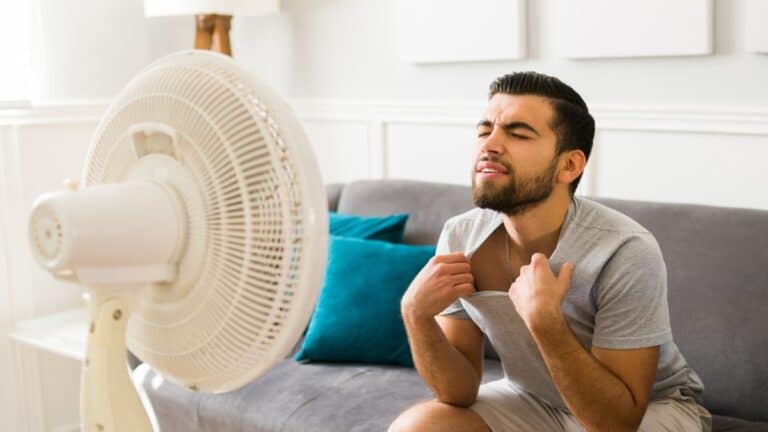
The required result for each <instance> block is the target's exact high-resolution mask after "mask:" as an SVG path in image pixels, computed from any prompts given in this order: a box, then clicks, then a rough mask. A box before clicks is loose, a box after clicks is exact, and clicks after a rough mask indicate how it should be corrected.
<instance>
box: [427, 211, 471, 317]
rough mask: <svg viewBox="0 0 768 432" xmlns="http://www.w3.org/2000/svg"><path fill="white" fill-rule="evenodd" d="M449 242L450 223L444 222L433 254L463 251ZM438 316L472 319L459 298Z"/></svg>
mask: <svg viewBox="0 0 768 432" xmlns="http://www.w3.org/2000/svg"><path fill="white" fill-rule="evenodd" d="M451 243H452V242H451V225H450V224H448V223H446V224H445V225H443V230H442V231H441V232H440V238H439V239H438V240H437V246H436V247H435V254H436V255H445V254H449V253H451V252H463V251H461V250H460V249H457V248H458V246H457V245H454V244H451ZM438 316H447V317H450V318H458V319H465V320H468V319H472V318H470V316H469V314H468V313H467V311H465V310H464V306H463V305H462V304H461V299H456V301H455V302H453V303H451V304H450V305H448V307H447V308H445V309H443V311H442V312H440V313H439V314H438Z"/></svg>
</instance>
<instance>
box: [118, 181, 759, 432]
mask: <svg viewBox="0 0 768 432" xmlns="http://www.w3.org/2000/svg"><path fill="white" fill-rule="evenodd" d="M327 192H328V204H329V207H330V209H331V210H335V211H338V212H340V213H353V214H359V215H388V214H392V213H402V212H405V213H409V214H410V217H409V219H408V222H407V225H406V231H405V237H404V242H405V243H411V244H435V243H436V241H437V238H438V235H439V233H440V230H441V228H442V226H443V223H444V221H445V220H447V219H448V218H449V217H451V216H453V215H456V214H459V213H462V212H464V211H466V210H468V209H470V208H471V207H472V202H471V194H470V188H469V187H467V186H458V185H449V184H439V183H428V182H417V181H405V180H367V181H356V182H351V183H348V184H332V185H328V186H327ZM595 200H596V201H599V202H601V203H603V204H605V205H607V206H609V207H612V208H614V209H616V210H619V211H621V212H623V213H625V214H627V215H629V216H630V217H632V218H634V219H635V220H637V221H638V222H639V223H640V224H642V225H643V226H645V227H646V228H648V229H649V230H650V231H651V232H653V233H654V235H655V236H656V238H657V240H658V242H659V244H660V246H661V249H662V252H663V253H664V258H665V261H666V263H667V267H668V276H669V304H670V314H671V320H672V328H673V333H674V338H675V342H676V343H677V345H678V346H679V347H680V349H681V351H682V352H683V354H684V355H685V357H686V359H687V360H688V361H689V363H690V365H691V366H692V367H693V368H694V369H695V370H696V371H697V372H698V373H699V374H700V376H701V378H702V380H703V381H704V384H705V386H706V390H705V406H706V407H707V408H708V409H709V410H710V411H711V412H712V413H713V430H714V431H744V432H750V431H751V432H757V431H763V432H765V431H768V211H761V210H747V209H735V208H720V207H708V206H701V205H685V204H665V203H655V202H638V201H622V200H615V199H605V198H595ZM486 342H487V341H486ZM297 347H298V345H297ZM294 352H295V350H294ZM292 356H293V354H291V355H290V356H288V357H286V358H285V359H283V360H282V361H280V362H279V363H278V364H277V365H276V366H275V367H273V368H272V369H271V370H270V371H269V372H268V373H266V374H265V375H263V376H261V377H260V378H258V379H256V380H255V381H253V382H252V383H250V384H248V385H246V386H245V387H243V388H241V389H239V390H236V391H233V392H230V393H225V394H203V393H196V392H192V391H189V390H187V389H185V388H182V387H180V386H177V385H175V384H173V383H171V382H169V381H167V380H164V379H163V378H162V377H161V376H159V375H158V374H156V373H155V372H154V371H153V370H152V369H151V368H150V367H149V366H148V365H146V364H142V365H139V366H137V367H135V369H134V370H133V377H134V381H135V382H136V383H137V385H140V386H141V387H142V388H143V389H144V391H145V392H146V393H147V396H148V399H149V401H150V402H151V404H152V406H153V409H154V411H155V414H156V416H157V418H158V425H159V426H160V429H161V430H162V431H163V432H175V431H211V432H213V431H217V432H235V431H237V432H241V431H284V432H304V431H312V432H325V431H327V432H340V431H359V432H362V431H385V430H386V429H387V427H388V425H389V424H390V423H391V422H392V421H393V420H394V419H395V418H396V417H397V416H398V414H399V413H400V412H402V411H403V410H405V409H406V408H407V407H409V406H410V405H412V404H414V403H416V402H418V401H421V400H425V399H429V398H431V397H432V395H431V393H430V391H429V389H428V388H427V387H426V386H425V384H424V383H423V381H422V380H421V378H420V377H419V375H418V374H417V373H416V371H415V369H413V368H408V367H402V366H389V365H374V364H361V363H349V364H338V363H335V364H331V363H328V364H323V363H307V364H302V363H299V362H296V361H294V360H293V358H292ZM134 366H135V365H134ZM502 376H503V372H502V369H501V365H500V363H499V361H498V357H497V356H496V354H495V352H494V351H493V347H491V346H490V344H489V343H486V352H485V372H484V376H483V382H487V381H489V380H494V379H498V378H500V377H502Z"/></svg>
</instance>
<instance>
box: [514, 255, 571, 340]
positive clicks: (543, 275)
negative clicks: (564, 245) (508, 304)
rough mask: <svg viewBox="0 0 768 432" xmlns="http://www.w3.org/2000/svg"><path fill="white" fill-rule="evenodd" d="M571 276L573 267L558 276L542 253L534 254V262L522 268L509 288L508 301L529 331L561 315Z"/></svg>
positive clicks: (563, 269)
mask: <svg viewBox="0 0 768 432" xmlns="http://www.w3.org/2000/svg"><path fill="white" fill-rule="evenodd" d="M572 276H573V264H571V263H568V262H566V263H565V264H563V266H562V268H561V269H560V274H559V275H558V276H555V275H554V273H552V269H551V268H550V266H549V260H548V259H547V257H546V256H545V255H544V254H542V253H535V254H533V256H532V257H531V263H530V264H529V265H524V266H522V267H521V268H520V275H519V276H518V277H517V279H516V280H515V282H513V283H512V285H511V286H510V287H509V298H510V299H511V300H512V303H513V304H514V305H515V309H516V310H517V313H518V314H520V317H521V318H522V319H523V321H524V322H525V324H526V325H527V326H528V328H529V329H530V328H532V327H533V326H538V325H539V324H540V323H546V322H547V321H549V319H550V318H551V317H552V316H557V314H559V313H561V310H560V304H561V303H562V302H563V299H564V298H565V294H566V293H567V292H568V288H570V286H571V277H572Z"/></svg>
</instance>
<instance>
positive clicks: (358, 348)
mask: <svg viewBox="0 0 768 432" xmlns="http://www.w3.org/2000/svg"><path fill="white" fill-rule="evenodd" d="M434 254H435V247H434V246H431V245H427V246H424V245H422V246H415V245H404V244H395V243H389V242H384V241H375V240H362V239H356V238H346V237H337V236H331V241H330V248H329V252H328V265H327V267H326V270H325V281H324V282H323V287H322V290H321V291H320V297H319V299H318V301H317V305H316V307H315V311H314V313H313V315H312V321H311V322H310V324H309V329H308V330H307V334H306V337H305V338H304V344H303V346H302V349H301V351H299V353H298V354H297V355H296V360H310V361H331V362H354V361H359V362H367V363H381V364H399V365H403V366H413V359H412V358H411V350H410V347H409V345H408V338H407V337H406V334H405V328H404V327H403V321H402V319H401V318H400V298H401V297H402V296H403V293H404V292H405V290H406V289H407V288H408V285H410V283H411V281H412V280H413V278H414V277H415V276H416V274H417V273H418V272H419V270H421V268H422V267H423V266H424V264H426V262H427V261H429V259H430V258H431V257H432V256H434Z"/></svg>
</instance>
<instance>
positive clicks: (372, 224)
mask: <svg viewBox="0 0 768 432" xmlns="http://www.w3.org/2000/svg"><path fill="white" fill-rule="evenodd" d="M329 216H330V217H329V218H328V219H329V223H330V233H331V235H337V236H344V237H355V238H361V239H374V240H382V241H388V242H393V243H402V242H403V232H404V231H405V223H406V221H407V220H408V214H407V213H402V214H394V215H390V216H357V215H351V214H342V213H336V212H330V213H329Z"/></svg>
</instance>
